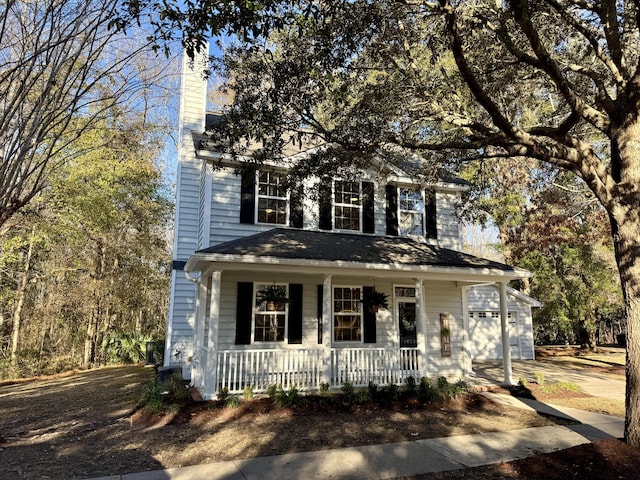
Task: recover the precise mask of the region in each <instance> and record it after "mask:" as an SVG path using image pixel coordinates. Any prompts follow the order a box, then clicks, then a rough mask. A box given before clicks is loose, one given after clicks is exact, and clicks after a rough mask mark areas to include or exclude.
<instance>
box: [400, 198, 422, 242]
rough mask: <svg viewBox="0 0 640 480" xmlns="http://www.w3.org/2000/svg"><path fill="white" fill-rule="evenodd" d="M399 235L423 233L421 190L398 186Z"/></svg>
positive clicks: (419, 234) (420, 234) (418, 234)
mask: <svg viewBox="0 0 640 480" xmlns="http://www.w3.org/2000/svg"><path fill="white" fill-rule="evenodd" d="M398 209H399V213H400V215H399V217H398V228H399V234H400V235H416V236H422V235H424V197H423V196H422V191H420V190H414V189H410V188H400V189H399V192H398Z"/></svg>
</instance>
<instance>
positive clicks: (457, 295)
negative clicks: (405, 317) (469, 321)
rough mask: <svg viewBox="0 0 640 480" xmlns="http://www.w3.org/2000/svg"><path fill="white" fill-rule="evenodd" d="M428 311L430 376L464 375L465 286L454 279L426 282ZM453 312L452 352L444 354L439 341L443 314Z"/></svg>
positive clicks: (426, 305) (425, 292) (425, 293)
mask: <svg viewBox="0 0 640 480" xmlns="http://www.w3.org/2000/svg"><path fill="white" fill-rule="evenodd" d="M424 295H425V309H426V312H427V331H426V337H427V356H428V362H429V364H428V365H427V368H428V371H429V376H439V375H445V376H450V377H455V376H461V375H462V373H463V371H464V349H463V347H464V326H463V323H462V289H460V288H458V287H457V286H456V284H455V282H429V281H425V282H424ZM441 313H448V314H449V315H451V316H452V320H451V324H450V329H451V356H450V357H443V356H442V352H441V342H440V314H441Z"/></svg>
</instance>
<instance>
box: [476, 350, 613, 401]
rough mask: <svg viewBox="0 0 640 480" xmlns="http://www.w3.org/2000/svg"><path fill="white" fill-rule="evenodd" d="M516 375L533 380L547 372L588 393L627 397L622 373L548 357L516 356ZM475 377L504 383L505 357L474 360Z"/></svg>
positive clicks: (483, 382) (549, 376) (478, 380)
mask: <svg viewBox="0 0 640 480" xmlns="http://www.w3.org/2000/svg"><path fill="white" fill-rule="evenodd" d="M512 367H513V379H514V381H516V382H517V381H518V380H519V379H520V378H526V379H527V381H529V382H532V381H535V379H536V372H540V373H543V374H544V378H545V381H547V382H571V383H575V384H576V385H578V386H579V387H580V388H582V391H583V392H584V393H587V394H589V395H593V396H594V397H602V398H610V399H614V400H621V401H624V398H625V381H624V379H621V380H619V379H618V378H620V377H618V376H613V375H604V374H599V373H593V372H590V371H589V370H586V369H582V368H578V367H572V366H564V365H557V364H554V363H551V362H548V361H537V360H514V361H513V362H512ZM473 370H474V371H475V373H476V375H475V377H471V378H470V383H471V384H474V385H496V384H497V385H500V384H502V383H503V382H504V374H503V370H502V361H501V360H487V361H474V362H473Z"/></svg>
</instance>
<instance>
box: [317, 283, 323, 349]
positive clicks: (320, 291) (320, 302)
mask: <svg viewBox="0 0 640 480" xmlns="http://www.w3.org/2000/svg"><path fill="white" fill-rule="evenodd" d="M323 305H324V286H323V285H318V345H321V344H322V306H323Z"/></svg>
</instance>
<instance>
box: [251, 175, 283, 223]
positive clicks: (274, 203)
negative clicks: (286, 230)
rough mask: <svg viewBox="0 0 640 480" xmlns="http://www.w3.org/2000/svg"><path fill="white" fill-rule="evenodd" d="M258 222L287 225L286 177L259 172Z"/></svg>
mask: <svg viewBox="0 0 640 480" xmlns="http://www.w3.org/2000/svg"><path fill="white" fill-rule="evenodd" d="M257 187H258V188H257V202H256V211H257V222H258V223H270V224H273V225H286V224H287V211H288V208H287V203H288V198H287V189H286V175H284V174H282V173H278V172H273V171H269V170H265V171H260V172H258V184H257Z"/></svg>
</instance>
